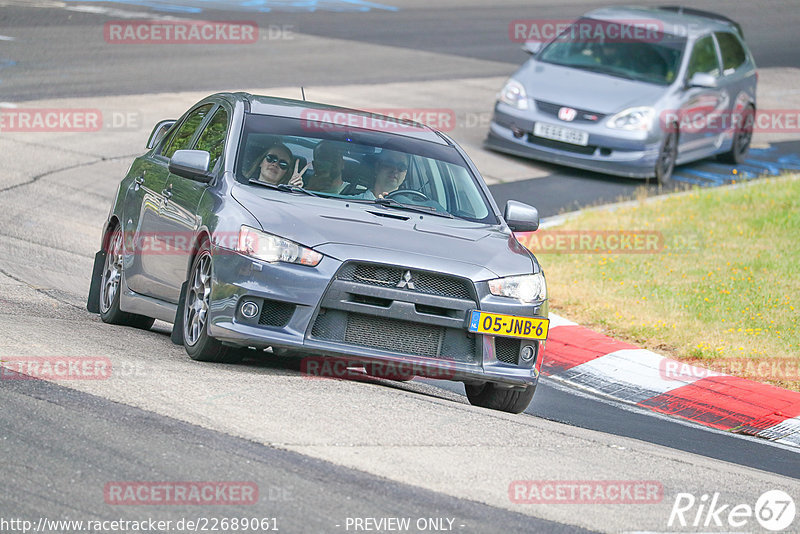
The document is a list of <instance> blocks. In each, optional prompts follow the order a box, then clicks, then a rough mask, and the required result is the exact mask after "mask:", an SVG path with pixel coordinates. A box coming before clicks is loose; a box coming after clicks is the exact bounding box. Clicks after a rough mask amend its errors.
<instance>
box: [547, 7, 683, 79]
mask: <svg viewBox="0 0 800 534" xmlns="http://www.w3.org/2000/svg"><path fill="white" fill-rule="evenodd" d="M657 28H658V25H657V24H654V23H649V24H643V25H632V24H624V23H619V22H609V21H600V20H595V19H589V18H581V19H578V20H577V21H576V22H575V23H573V24H572V25H571V26H570V27H569V28H567V29H566V30H565V31H564V32H563V33H561V34H560V35H559V36H558V37H556V39H555V40H553V41H552V42H551V43H550V44H548V45H547V46H546V47H545V48H544V50H542V52H541V53H540V54H539V57H538V59H539V60H540V61H544V62H547V63H553V64H556V65H563V66H566V67H573V68H576V69H583V70H589V71H592V72H599V73H602V74H608V75H609V76H616V77H618V78H625V79H629V80H636V81H641V82H648V83H654V84H658V85H669V84H671V83H672V82H673V81H674V80H675V77H676V76H677V73H678V69H679V67H680V62H681V56H682V53H683V50H684V48H685V46H686V38H685V37H680V36H676V35H672V34H668V33H663V32H661V31H658V29H657Z"/></svg>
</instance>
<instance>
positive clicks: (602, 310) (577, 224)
mask: <svg viewBox="0 0 800 534" xmlns="http://www.w3.org/2000/svg"><path fill="white" fill-rule="evenodd" d="M557 230H558V231H564V230H573V231H578V233H580V232H581V231H585V230H591V231H595V230H609V231H612V232H616V231H620V230H623V231H624V230H634V231H642V230H646V231H656V232H659V234H658V235H659V236H660V239H661V241H660V243H662V244H663V245H664V247H663V249H661V250H659V251H651V252H649V253H638V254H592V253H589V254H587V253H581V254H576V253H548V252H542V251H537V250H536V248H535V247H533V246H532V247H531V248H532V249H533V250H534V252H535V253H536V254H537V257H538V259H539V261H540V262H541V264H542V266H543V268H544V270H545V274H546V275H547V281H548V290H549V295H550V308H551V310H553V311H554V312H556V313H560V314H562V315H564V316H566V317H568V318H570V319H572V320H577V321H578V322H580V323H582V324H586V325H587V326H590V327H595V328H599V329H601V330H604V331H606V332H607V333H609V334H611V335H613V336H615V337H618V338H619V339H624V340H627V341H631V342H633V343H637V344H639V345H642V346H644V347H647V348H650V349H653V350H657V351H660V352H662V353H665V354H666V355H668V356H670V357H673V358H676V359H680V360H687V361H691V362H693V363H697V362H698V361H699V362H700V364H701V365H704V366H711V367H715V366H724V365H726V360H730V359H736V360H741V359H744V360H753V361H763V360H769V361H775V360H776V359H777V360H780V361H782V362H785V363H788V364H789V365H790V366H792V365H793V366H795V368H796V366H797V365H798V362H799V361H800V328H799V327H798V324H797V315H798V310H800V179H795V178H792V177H788V178H780V179H771V180H763V181H759V182H757V183H752V184H747V185H746V186H744V187H738V188H722V189H703V190H700V189H695V190H692V191H691V192H689V193H687V194H684V195H679V196H674V197H670V198H667V199H664V200H659V201H656V202H652V203H645V202H639V203H637V205H635V206H632V207H625V208H619V209H617V210H615V211H611V212H609V211H605V210H603V211H591V212H586V213H583V214H581V215H580V216H579V217H578V218H576V219H572V220H570V221H568V222H567V223H565V224H564V225H563V226H560V227H559V228H558V229H557ZM548 231H549V230H540V231H539V232H537V234H534V235H535V236H538V239H542V237H543V236H544V235H545V234H546V232H548ZM532 242H533V241H529V244H530V243H532ZM731 364H732V362H727V365H731ZM723 369H725V367H723ZM757 378H761V379H765V380H767V381H771V382H773V383H775V384H777V385H780V386H783V387H788V388H791V389H795V390H800V384H799V383H798V382H797V381H796V377H795V380H791V379H789V380H787V379H786V377H785V376H781V375H780V374H776V375H775V376H760V377H757ZM790 378H791V377H790Z"/></svg>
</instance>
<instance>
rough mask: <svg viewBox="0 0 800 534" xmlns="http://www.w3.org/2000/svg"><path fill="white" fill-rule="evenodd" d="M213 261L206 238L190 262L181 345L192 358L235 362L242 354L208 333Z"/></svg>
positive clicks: (203, 360) (241, 357)
mask: <svg viewBox="0 0 800 534" xmlns="http://www.w3.org/2000/svg"><path fill="white" fill-rule="evenodd" d="M212 267H213V260H212V256H211V248H210V246H209V244H208V241H204V242H203V244H202V245H201V246H200V250H198V252H197V255H196V256H195V258H194V261H193V262H192V269H191V270H190V271H189V280H188V282H189V283H188V284H186V294H185V295H184V298H183V301H184V303H183V310H182V312H181V313H182V316H183V346H184V347H185V348H186V352H187V353H188V354H189V357H190V358H191V359H193V360H197V361H200V362H214V363H239V362H240V361H242V359H243V358H244V353H243V351H242V350H239V349H238V348H236V347H229V346H226V345H223V344H222V343H221V342H220V341H218V340H216V339H214V338H213V337H211V336H209V335H208V311H209V307H210V303H211V276H212Z"/></svg>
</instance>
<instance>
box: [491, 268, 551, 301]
mask: <svg viewBox="0 0 800 534" xmlns="http://www.w3.org/2000/svg"><path fill="white" fill-rule="evenodd" d="M489 291H490V292H491V294H492V295H497V296H498V297H509V298H512V299H517V300H520V301H522V302H525V303H529V302H535V301H537V300H544V299H546V298H547V282H545V280H544V273H536V274H524V275H521V276H506V277H505V278H495V279H494V280H489Z"/></svg>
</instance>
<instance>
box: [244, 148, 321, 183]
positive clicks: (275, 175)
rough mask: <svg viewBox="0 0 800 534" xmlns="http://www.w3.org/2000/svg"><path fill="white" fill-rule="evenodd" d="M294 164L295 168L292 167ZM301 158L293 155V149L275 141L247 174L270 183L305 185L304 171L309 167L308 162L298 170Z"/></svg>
mask: <svg viewBox="0 0 800 534" xmlns="http://www.w3.org/2000/svg"><path fill="white" fill-rule="evenodd" d="M292 165H294V169H292ZM299 165H300V160H298V159H297V158H295V157H294V156H293V155H292V151H291V150H289V148H288V147H287V146H286V145H284V144H282V143H275V144H273V145H272V146H270V147H269V148H268V149H267V150H265V151H264V154H263V155H262V156H261V157H260V158H258V159H256V160H255V162H254V163H253V165H252V166H251V167H250V169H249V172H247V173H246V176H247V177H248V179H250V180H256V181H259V182H264V183H268V184H273V185H278V184H289V185H294V186H297V187H303V173H304V172H306V169H308V165H307V164H306V166H305V167H303V169H302V170H300V171H298V167H299Z"/></svg>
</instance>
